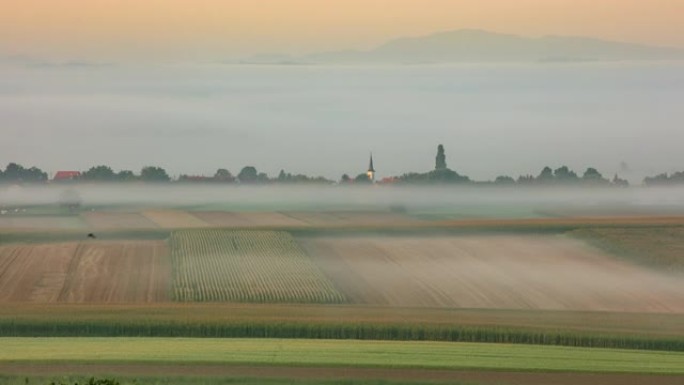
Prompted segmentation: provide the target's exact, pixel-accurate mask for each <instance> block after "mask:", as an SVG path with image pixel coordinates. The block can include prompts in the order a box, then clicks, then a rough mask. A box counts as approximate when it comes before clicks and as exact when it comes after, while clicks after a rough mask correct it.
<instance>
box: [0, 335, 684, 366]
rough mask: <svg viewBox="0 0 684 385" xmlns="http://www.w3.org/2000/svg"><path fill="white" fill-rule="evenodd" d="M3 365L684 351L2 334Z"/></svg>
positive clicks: (470, 362)
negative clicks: (9, 335) (7, 335)
mask: <svg viewBox="0 0 684 385" xmlns="http://www.w3.org/2000/svg"><path fill="white" fill-rule="evenodd" d="M0 346H2V349H1V350H0V363H2V362H4V363H7V362H11V363H14V364H16V363H26V362H40V363H60V364H61V363H108V364H113V363H122V364H130V363H147V364H154V363H181V362H182V363H183V364H185V365H188V364H226V365H271V366H333V367H334V366H351V367H391V368H432V369H494V370H523V371H569V372H602V373H608V372H619V373H652V374H655V373H660V374H684V353H681V352H656V351H651V352H645V351H632V350H616V349H598V348H593V349H589V348H570V347H558V346H528V345H510V344H475V343H448V342H397V341H353V340H352V341H340V340H307V339H297V340H282V339H204V338H202V339H192V338H190V339H188V338H0Z"/></svg>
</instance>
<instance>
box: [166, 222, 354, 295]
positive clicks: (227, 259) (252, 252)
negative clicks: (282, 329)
mask: <svg viewBox="0 0 684 385" xmlns="http://www.w3.org/2000/svg"><path fill="white" fill-rule="evenodd" d="M170 246H171V258H172V261H173V295H174V299H175V300H176V301H181V302H190V301H195V302H224V301H231V302H295V303H340V302H344V297H343V296H342V294H341V293H339V292H338V291H337V290H336V289H335V287H334V286H333V284H332V283H331V282H330V280H329V279H328V278H327V277H325V275H324V274H323V273H322V272H321V271H320V270H319V269H318V268H317V267H316V266H315V265H314V264H313V262H312V261H311V260H310V257H309V256H308V255H306V253H305V252H304V251H303V250H302V249H301V248H300V247H299V245H298V244H297V242H296V241H295V240H294V238H293V237H292V236H291V235H290V234H288V233H286V232H282V231H249V230H238V231H232V230H183V231H176V232H174V233H172V235H171V240H170Z"/></svg>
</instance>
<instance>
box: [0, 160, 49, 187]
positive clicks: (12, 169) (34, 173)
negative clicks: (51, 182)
mask: <svg viewBox="0 0 684 385" xmlns="http://www.w3.org/2000/svg"><path fill="white" fill-rule="evenodd" d="M47 179H48V174H47V173H46V172H44V171H43V170H41V169H39V168H38V167H31V168H24V167H23V166H21V165H19V164H16V163H10V164H8V165H7V167H5V169H4V170H2V169H0V182H5V183H12V182H29V183H35V182H45V181H47Z"/></svg>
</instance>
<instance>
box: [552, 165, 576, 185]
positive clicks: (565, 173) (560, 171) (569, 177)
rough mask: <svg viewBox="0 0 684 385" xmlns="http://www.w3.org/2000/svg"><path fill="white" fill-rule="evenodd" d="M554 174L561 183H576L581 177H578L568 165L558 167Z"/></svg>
mask: <svg viewBox="0 0 684 385" xmlns="http://www.w3.org/2000/svg"><path fill="white" fill-rule="evenodd" d="M553 176H554V178H555V179H556V182H559V183H574V182H577V180H578V179H579V178H578V177H577V174H576V173H575V172H574V171H572V170H570V169H569V168H568V166H562V167H559V168H557V169H556V170H555V171H554V172H553Z"/></svg>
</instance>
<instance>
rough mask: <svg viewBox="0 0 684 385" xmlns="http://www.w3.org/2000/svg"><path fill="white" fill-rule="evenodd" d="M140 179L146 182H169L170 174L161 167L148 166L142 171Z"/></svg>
mask: <svg viewBox="0 0 684 385" xmlns="http://www.w3.org/2000/svg"><path fill="white" fill-rule="evenodd" d="M140 179H141V180H143V181H145V182H168V181H170V180H171V178H170V177H169V174H167V173H166V170H164V169H163V168H161V167H154V166H146V167H143V169H142V170H141V171H140Z"/></svg>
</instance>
